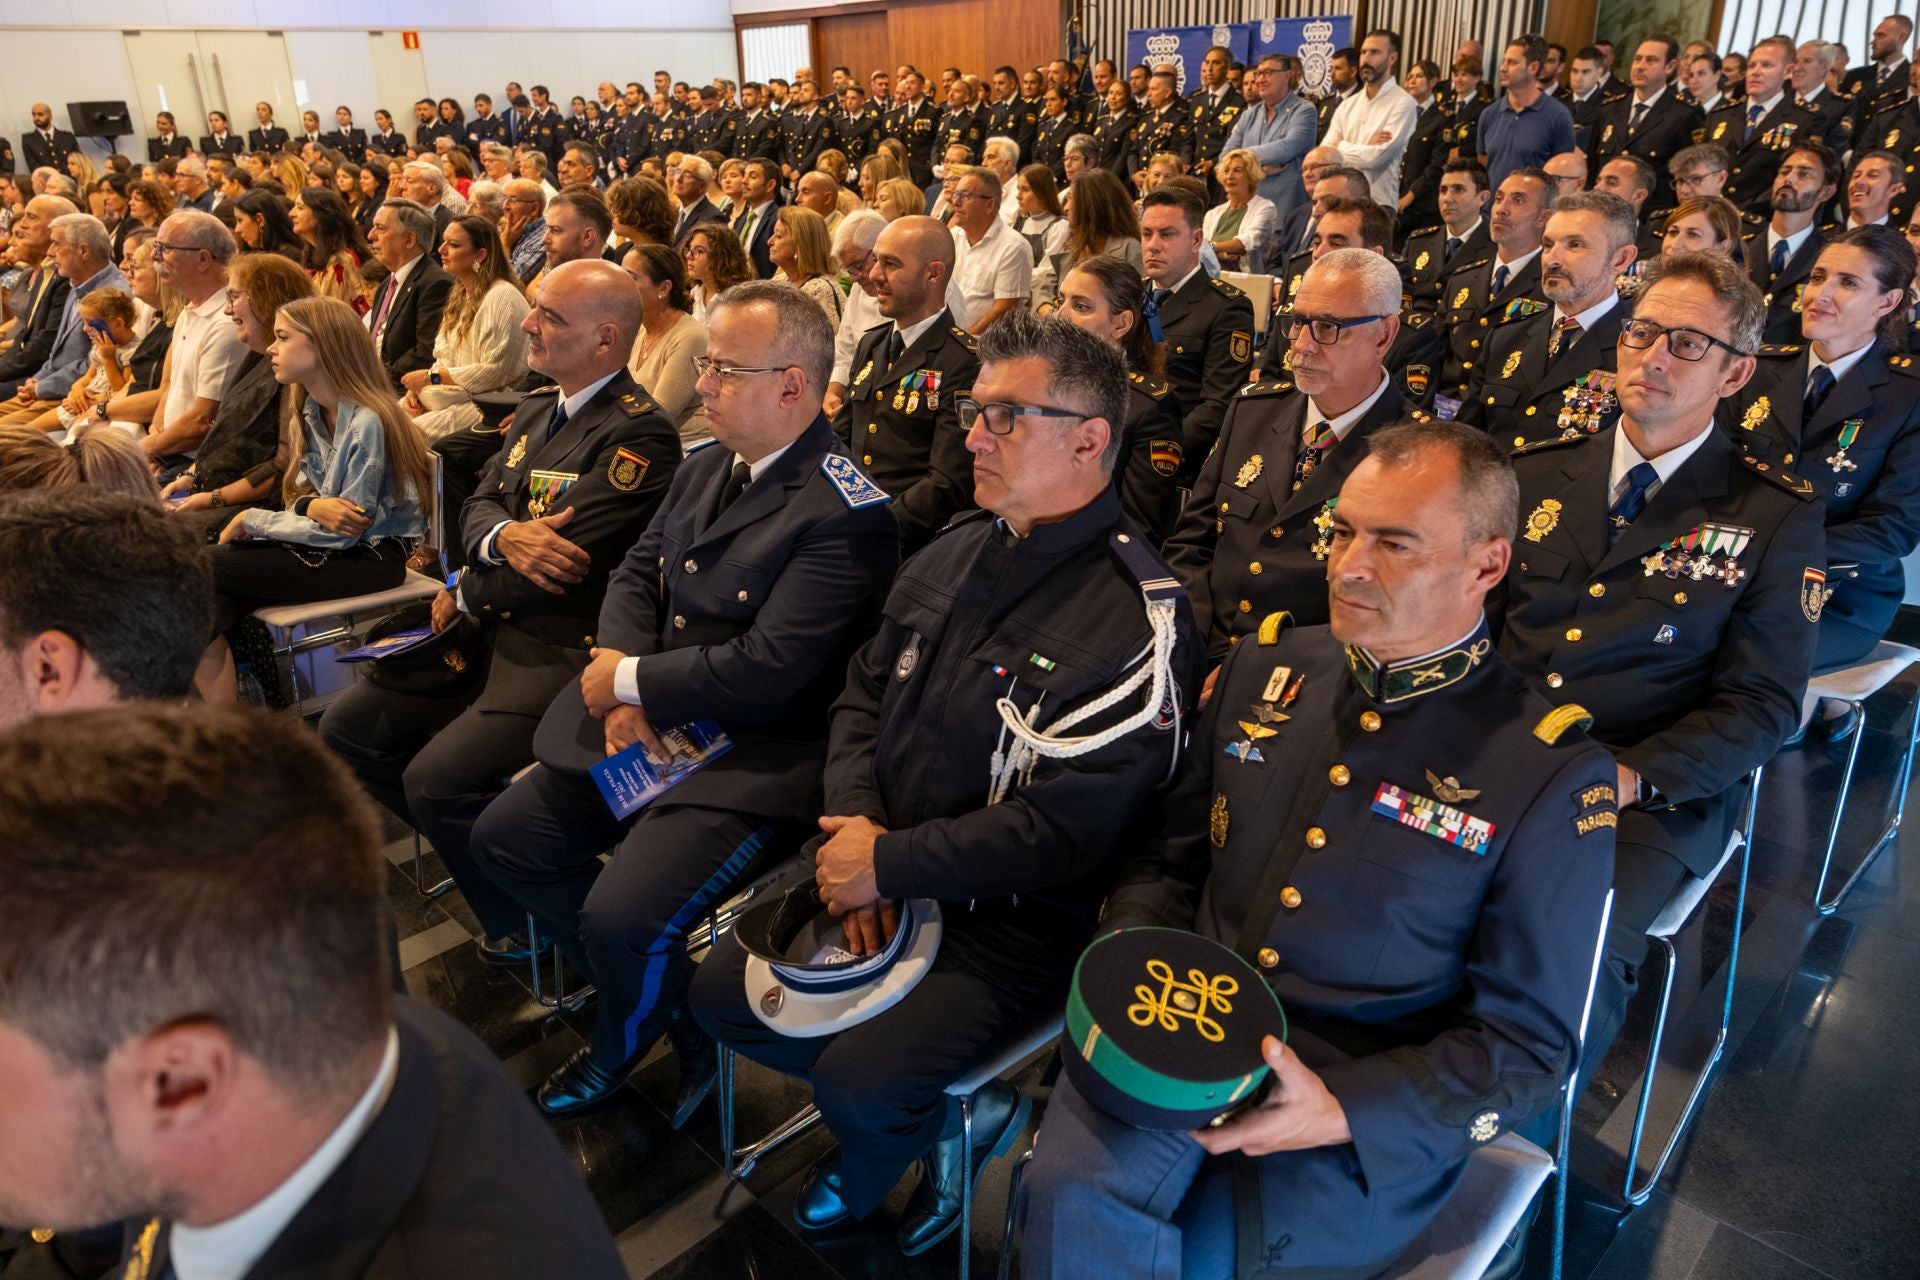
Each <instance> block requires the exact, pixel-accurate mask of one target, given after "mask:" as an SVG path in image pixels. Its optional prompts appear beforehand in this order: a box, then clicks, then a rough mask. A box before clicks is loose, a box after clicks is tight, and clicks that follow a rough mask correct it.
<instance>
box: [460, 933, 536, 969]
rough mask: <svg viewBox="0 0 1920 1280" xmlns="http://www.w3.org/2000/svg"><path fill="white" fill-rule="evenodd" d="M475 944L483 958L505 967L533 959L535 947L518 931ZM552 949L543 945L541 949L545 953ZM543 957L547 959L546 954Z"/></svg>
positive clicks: (481, 940)
mask: <svg viewBox="0 0 1920 1280" xmlns="http://www.w3.org/2000/svg"><path fill="white" fill-rule="evenodd" d="M473 945H474V950H476V951H478V952H479V953H480V958H481V959H482V960H484V961H486V963H488V964H496V965H500V966H502V967H503V968H511V967H512V966H514V965H522V964H525V963H527V962H528V961H529V960H531V959H533V948H532V947H531V946H529V945H527V939H526V937H525V936H524V935H522V934H518V933H510V934H508V935H507V936H506V937H504V938H482V939H480V941H478V942H476V943H474V944H473ZM551 949H552V948H550V947H543V948H541V951H542V952H543V953H544V952H546V951H549V950H551ZM541 958H542V959H545V956H544V954H543V955H542V957H541Z"/></svg>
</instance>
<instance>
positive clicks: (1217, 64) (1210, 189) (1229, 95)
mask: <svg viewBox="0 0 1920 1280" xmlns="http://www.w3.org/2000/svg"><path fill="white" fill-rule="evenodd" d="M1232 60H1233V57H1232V54H1231V53H1230V52H1229V51H1228V50H1226V49H1223V48H1221V47H1219V46H1218V45H1215V46H1214V47H1213V48H1211V49H1209V50H1207V52H1206V56H1205V57H1203V58H1202V59H1201V60H1200V83H1199V85H1197V86H1196V87H1195V88H1194V91H1193V96H1192V97H1190V98H1188V99H1187V128H1188V131H1189V136H1190V137H1191V138H1192V140H1193V141H1192V158H1191V161H1190V163H1191V164H1192V166H1193V168H1192V172H1193V174H1194V176H1196V177H1198V178H1200V179H1202V180H1203V181H1204V182H1205V183H1206V184H1207V195H1208V199H1209V200H1210V201H1211V202H1212V203H1214V204H1218V203H1220V201H1222V200H1224V199H1226V194H1225V193H1224V192H1223V191H1222V190H1221V189H1220V181H1219V179H1217V178H1215V177H1214V176H1213V168H1214V166H1215V165H1217V164H1219V163H1220V153H1221V152H1222V151H1223V150H1225V148H1226V145H1227V138H1228V136H1229V135H1230V134H1232V133H1233V126H1234V124H1235V123H1236V122H1237V121H1238V120H1239V119H1240V113H1241V112H1242V111H1245V110H1246V109H1247V100H1246V98H1245V96H1244V95H1242V94H1241V92H1240V91H1239V90H1238V89H1236V88H1234V87H1233V85H1232V84H1231V83H1230V82H1229V81H1228V80H1227V68H1228V66H1229V65H1230V64H1231V63H1232Z"/></svg>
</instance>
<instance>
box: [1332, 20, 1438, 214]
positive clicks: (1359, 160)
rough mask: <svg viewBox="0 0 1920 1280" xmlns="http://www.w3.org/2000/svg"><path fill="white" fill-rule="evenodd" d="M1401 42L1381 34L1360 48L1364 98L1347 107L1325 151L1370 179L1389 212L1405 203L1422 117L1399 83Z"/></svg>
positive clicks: (1338, 115) (1389, 34) (1341, 111)
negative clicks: (1403, 168)
mask: <svg viewBox="0 0 1920 1280" xmlns="http://www.w3.org/2000/svg"><path fill="white" fill-rule="evenodd" d="M1399 62H1400V37H1399V36H1398V35H1396V34H1395V33H1394V32H1391V31H1385V30H1379V31H1370V32H1368V33H1367V38H1366V39H1365V40H1363V41H1361V43H1360V73H1359V74H1360V85H1361V89H1360V92H1358V93H1356V94H1354V95H1353V96H1352V97H1350V98H1348V99H1347V100H1346V101H1345V102H1343V103H1341V104H1340V106H1339V108H1338V109H1337V110H1335V111H1334V113H1333V124H1332V125H1331V126H1330V127H1329V128H1328V129H1327V136H1326V137H1324V138H1322V139H1321V140H1320V145H1321V146H1325V147H1336V148H1338V149H1339V151H1340V159H1341V162H1342V163H1343V164H1346V165H1349V166H1351V167H1352V168H1355V169H1359V170H1360V171H1361V172H1363V173H1365V174H1366V175H1367V181H1368V183H1369V184H1371V185H1372V187H1373V199H1374V202H1375V203H1376V204H1383V205H1385V206H1387V207H1388V208H1389V209H1391V208H1393V206H1394V205H1395V204H1397V203H1399V200H1400V157H1401V155H1402V154H1404V153H1405V151H1406V149H1407V143H1408V142H1409V141H1410V140H1411V139H1412V137H1413V125H1414V121H1415V119H1416V118H1418V116H1419V114H1420V111H1419V108H1418V107H1416V106H1415V105H1414V102H1413V98H1412V96H1411V95H1410V94H1408V93H1407V91H1406V90H1405V89H1402V88H1401V87H1400V85H1399V84H1398V82H1396V81H1395V80H1394V77H1393V73H1394V69H1395V67H1397V66H1398V65H1399Z"/></svg>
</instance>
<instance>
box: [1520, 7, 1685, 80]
mask: <svg viewBox="0 0 1920 1280" xmlns="http://www.w3.org/2000/svg"><path fill="white" fill-rule="evenodd" d="M1599 17H1600V0H1554V2H1553V3H1552V4H1550V5H1548V6H1547V21H1546V26H1545V28H1544V30H1543V34H1545V36H1546V37H1547V39H1549V40H1551V41H1553V43H1555V44H1562V45H1565V46H1566V47H1567V62H1568V64H1569V65H1568V67H1567V69H1566V70H1565V71H1563V72H1561V73H1560V81H1561V83H1562V84H1565V83H1568V81H1569V77H1570V76H1571V75H1572V73H1573V68H1572V65H1571V64H1572V62H1573V55H1574V54H1576V53H1578V52H1580V50H1581V49H1582V48H1583V47H1584V46H1586V45H1590V44H1592V43H1593V42H1594V39H1595V37H1596V36H1598V34H1599V33H1598V32H1597V31H1595V30H1594V27H1595V26H1596V25H1597V23H1598V21H1599ZM1695 34H1696V33H1693V32H1688V33H1687V34H1685V35H1681V36H1680V43H1682V44H1685V43H1686V42H1687V41H1688V40H1691V39H1693V37H1694V35H1695ZM1617 38H1618V37H1616V39H1617ZM1492 57H1493V59H1494V60H1495V61H1496V62H1497V61H1498V57H1499V55H1497V54H1494V55H1492ZM1621 61H1622V62H1631V61H1633V54H1632V52H1631V51H1628V52H1625V53H1623V54H1621ZM1620 74H1621V75H1623V76H1624V75H1625V74H1626V71H1625V69H1624V68H1622V69H1621V70H1620ZM1496 83H1497V81H1496Z"/></svg>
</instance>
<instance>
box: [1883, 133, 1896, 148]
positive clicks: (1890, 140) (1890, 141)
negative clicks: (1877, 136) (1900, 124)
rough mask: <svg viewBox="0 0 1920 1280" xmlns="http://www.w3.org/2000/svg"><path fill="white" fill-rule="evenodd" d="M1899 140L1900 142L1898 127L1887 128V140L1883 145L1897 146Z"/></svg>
mask: <svg viewBox="0 0 1920 1280" xmlns="http://www.w3.org/2000/svg"><path fill="white" fill-rule="evenodd" d="M1899 142H1900V131H1899V130H1898V129H1889V130H1887V140H1886V141H1885V142H1884V143H1882V144H1881V145H1882V146H1887V147H1892V146H1897V145H1898V144H1899Z"/></svg>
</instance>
